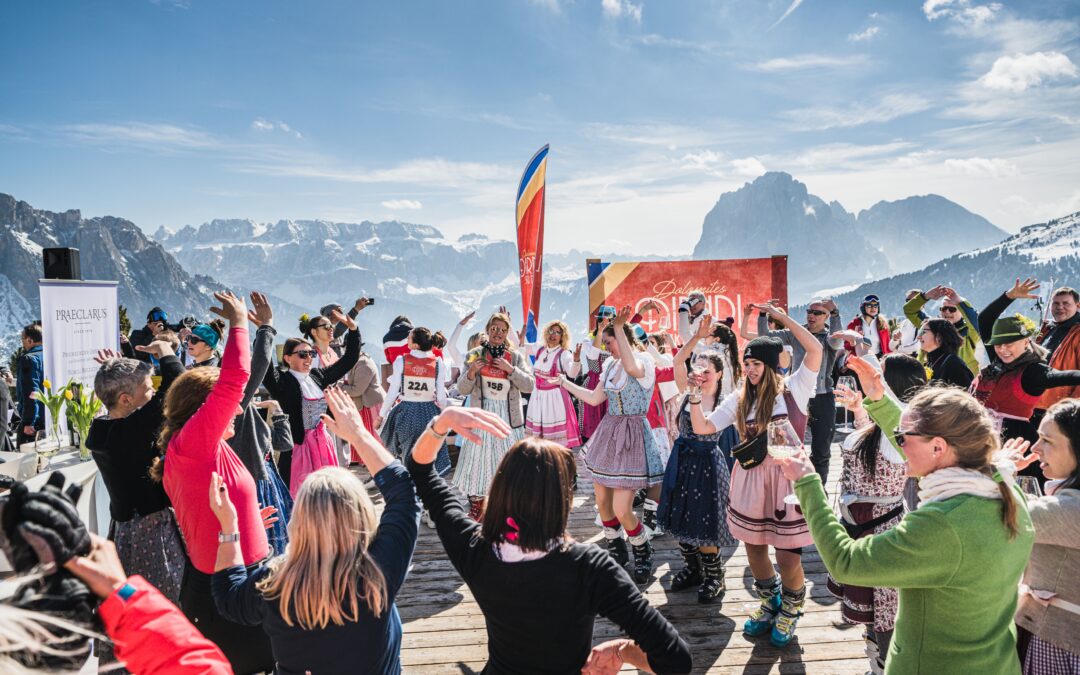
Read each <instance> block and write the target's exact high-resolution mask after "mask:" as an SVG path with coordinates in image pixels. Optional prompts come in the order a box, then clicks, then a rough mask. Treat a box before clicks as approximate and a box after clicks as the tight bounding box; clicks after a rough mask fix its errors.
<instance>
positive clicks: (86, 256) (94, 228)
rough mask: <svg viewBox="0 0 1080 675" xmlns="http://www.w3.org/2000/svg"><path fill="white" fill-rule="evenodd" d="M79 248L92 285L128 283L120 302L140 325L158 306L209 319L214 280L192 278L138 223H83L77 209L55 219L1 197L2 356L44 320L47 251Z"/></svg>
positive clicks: (101, 220) (99, 220)
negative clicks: (42, 302)
mask: <svg viewBox="0 0 1080 675" xmlns="http://www.w3.org/2000/svg"><path fill="white" fill-rule="evenodd" d="M58 246H70V247H74V248H77V249H79V251H80V263H81V266H82V274H83V278H85V279H110V280H112V279H115V280H118V281H119V282H120V285H119V297H120V304H122V305H125V306H126V307H127V308H128V310H129V312H130V314H129V316H131V318H132V320H133V321H134V323H135V325H140V324H141V321H140V319H141V318H142V317H144V316H146V313H147V312H148V311H149V310H150V308H151V307H153V306H154V305H161V306H162V307H166V308H168V310H169V311H170V312H175V313H176V314H177V315H178V316H177V318H179V315H182V314H194V315H197V316H202V315H203V314H205V312H206V308H207V307H208V306H209V301H208V299H207V290H208V289H209V288H213V287H216V284H215V282H214V281H213V279H210V278H207V277H198V276H196V277H192V276H191V275H189V274H188V273H187V272H185V271H184V269H183V268H182V267H181V266H180V264H179V263H177V262H176V260H175V259H173V257H172V256H171V255H169V254H168V253H167V252H166V251H165V249H164V248H162V247H161V245H160V244H158V243H157V242H155V241H153V240H152V239H150V238H149V237H147V236H146V235H145V234H144V233H143V231H142V230H140V229H139V228H138V227H136V226H135V224H134V223H132V222H131V221H128V220H124V219H122V218H114V217H112V216H105V217H101V218H89V219H86V218H83V217H82V214H81V213H80V212H79V211H78V210H75V209H72V210H69V211H65V212H63V213H53V212H52V211H44V210H40V209H35V208H34V207H32V206H30V205H29V204H27V203H26V202H23V201H18V200H16V199H15V198H14V197H12V196H10V195H6V194H0V351H2V352H3V353H4V354H5V355H7V354H9V353H10V352H11V351H12V350H13V349H15V348H16V347H17V346H18V332H19V330H20V329H21V328H22V327H23V326H24V325H26V324H27V323H30V322H31V321H33V320H34V319H35V318H37V317H38V313H39V310H40V296H39V294H38V279H40V278H41V275H42V259H41V251H42V249H43V248H52V247H58Z"/></svg>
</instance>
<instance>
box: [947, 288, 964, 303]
mask: <svg viewBox="0 0 1080 675" xmlns="http://www.w3.org/2000/svg"><path fill="white" fill-rule="evenodd" d="M945 297H946V298H948V299H949V300H952V301H953V303H954V304H957V305H959V304H960V302H961V301H962V299H961V297H960V294H959V293H957V292H956V289H955V288H946V289H945Z"/></svg>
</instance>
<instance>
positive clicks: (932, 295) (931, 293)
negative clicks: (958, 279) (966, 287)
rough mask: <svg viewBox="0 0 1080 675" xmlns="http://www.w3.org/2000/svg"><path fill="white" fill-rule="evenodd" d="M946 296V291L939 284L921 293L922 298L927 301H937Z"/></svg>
mask: <svg viewBox="0 0 1080 675" xmlns="http://www.w3.org/2000/svg"><path fill="white" fill-rule="evenodd" d="M946 295H948V289H947V288H945V287H944V286H942V285H940V284H938V285H937V286H934V287H933V288H931V289H930V290H928V291H926V292H924V293H923V297H924V298H926V299H927V300H938V299H940V298H944V297H945V296H946Z"/></svg>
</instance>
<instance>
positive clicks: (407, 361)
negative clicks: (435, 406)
mask: <svg viewBox="0 0 1080 675" xmlns="http://www.w3.org/2000/svg"><path fill="white" fill-rule="evenodd" d="M402 358H403V359H404V363H403V364H402V372H401V399H402V400H403V401H412V402H413V403H427V402H430V401H434V400H435V382H436V379H435V378H436V375H437V373H438V372H439V363H438V361H436V360H435V359H434V358H430V359H421V358H417V357H415V356H413V355H412V354H406V355H405V356H404V357H402Z"/></svg>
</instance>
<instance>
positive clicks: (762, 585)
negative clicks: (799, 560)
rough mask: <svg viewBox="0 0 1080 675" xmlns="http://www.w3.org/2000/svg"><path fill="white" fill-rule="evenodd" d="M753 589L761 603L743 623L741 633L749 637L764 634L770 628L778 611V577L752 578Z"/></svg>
mask: <svg viewBox="0 0 1080 675" xmlns="http://www.w3.org/2000/svg"><path fill="white" fill-rule="evenodd" d="M754 590H755V591H757V594H758V597H759V598H761V605H759V606H758V608H757V609H755V610H754V611H753V612H751V613H750V618H749V619H747V620H746V623H744V624H743V633H745V634H746V635H749V636H750V637H757V636H758V635H764V634H765V633H767V632H769V631H770V630H771V629H772V625H773V622H774V621H775V620H776V615H777V614H779V613H780V577H777V576H774V577H773V578H772V579H766V580H765V581H758V580H757V579H755V580H754Z"/></svg>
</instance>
